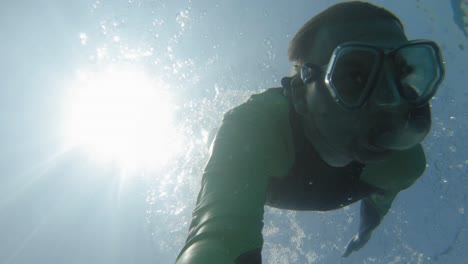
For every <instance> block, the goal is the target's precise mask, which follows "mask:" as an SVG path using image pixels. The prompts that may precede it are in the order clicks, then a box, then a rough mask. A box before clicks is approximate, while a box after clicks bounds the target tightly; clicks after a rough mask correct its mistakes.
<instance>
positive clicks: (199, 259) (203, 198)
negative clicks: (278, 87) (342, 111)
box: [177, 91, 292, 264]
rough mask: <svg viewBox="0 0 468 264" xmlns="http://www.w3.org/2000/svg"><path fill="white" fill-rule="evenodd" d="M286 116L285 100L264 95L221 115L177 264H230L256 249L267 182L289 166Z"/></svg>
mask: <svg viewBox="0 0 468 264" xmlns="http://www.w3.org/2000/svg"><path fill="white" fill-rule="evenodd" d="M287 111H288V107H287V101H286V99H285V98H283V96H282V95H280V94H278V93H273V92H272V91H267V92H264V93H263V94H259V95H254V96H252V97H251V99H250V100H249V101H248V102H246V103H245V104H243V105H241V106H239V107H236V108H234V109H233V110H231V111H229V112H228V113H227V114H226V115H225V117H224V119H223V122H222V125H221V127H220V129H219V131H218V133H217V135H216V138H215V141H214V144H213V149H212V154H211V157H210V159H209V161H208V164H207V166H206V168H205V171H204V174H203V178H202V186H201V190H200V193H199V195H198V199H197V205H196V208H195V210H194V212H193V219H192V223H191V225H190V231H189V236H188V239H187V243H186V245H185V247H184V248H183V249H182V251H181V254H180V255H179V257H178V260H177V263H178V264H182V263H235V259H236V258H238V257H239V256H241V255H242V254H244V253H246V252H250V251H252V250H257V251H258V252H259V250H261V248H262V245H263V238H262V234H261V231H262V228H263V213H264V209H263V207H264V203H265V196H266V191H267V187H268V183H269V178H270V177H280V176H281V175H285V174H286V173H287V171H288V170H289V166H290V165H291V163H292V157H291V153H292V150H291V149H289V145H288V142H287V140H286V139H287V137H288V136H289V135H288V130H287V129H286V128H287V127H288V126H287V125H286V124H287ZM285 127H286V128H285Z"/></svg>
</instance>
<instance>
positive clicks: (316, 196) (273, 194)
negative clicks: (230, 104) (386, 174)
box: [266, 88, 378, 211]
mask: <svg viewBox="0 0 468 264" xmlns="http://www.w3.org/2000/svg"><path fill="white" fill-rule="evenodd" d="M274 89H277V91H278V92H281V90H280V89H279V88H274ZM299 118H300V117H299V116H298V114H297V113H296V112H295V111H294V109H293V108H292V107H290V115H289V123H290V126H291V130H292V135H293V143H292V144H293V145H294V149H295V151H294V152H295V157H294V162H293V164H292V166H291V168H290V169H289V172H288V175H287V176H285V177H282V178H272V179H271V182H270V186H269V189H268V192H267V198H266V204H267V205H269V206H272V207H277V208H281V209H290V210H319V211H327V210H333V209H338V208H341V207H343V206H347V205H349V204H351V203H354V202H356V201H358V200H360V199H362V198H364V197H366V196H368V195H370V194H372V193H374V192H375V191H377V190H378V189H377V188H375V187H373V186H371V185H369V184H367V183H365V182H363V181H361V180H360V175H361V172H362V169H363V166H364V165H363V164H360V163H357V162H352V163H350V164H349V165H347V166H345V167H341V168H337V167H332V166H330V165H328V164H326V163H325V162H324V161H322V159H321V158H320V157H319V155H318V154H317V152H316V151H315V149H314V147H313V145H312V144H311V143H310V142H309V141H308V140H307V139H306V138H305V135H304V133H303V129H302V125H301V124H300V122H299Z"/></svg>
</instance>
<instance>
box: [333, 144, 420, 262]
mask: <svg viewBox="0 0 468 264" xmlns="http://www.w3.org/2000/svg"><path fill="white" fill-rule="evenodd" d="M425 168H426V157H425V155H424V151H423V149H422V146H421V145H417V146H415V147H413V148H411V149H408V150H405V151H401V152H399V153H395V155H393V156H392V157H390V158H389V159H388V160H386V161H384V162H381V163H380V164H378V165H375V166H367V167H366V169H365V170H364V173H363V175H362V177H361V179H362V180H363V181H365V182H367V183H369V184H371V185H373V186H375V187H377V188H379V189H380V190H381V191H378V192H376V193H374V194H372V195H370V196H369V197H367V198H365V199H363V200H362V201H361V209H360V210H361V212H360V223H359V231H358V233H357V234H356V235H355V236H354V237H353V238H352V239H351V241H350V242H349V243H348V245H347V247H346V251H345V253H343V255H342V256H343V257H347V256H349V255H350V254H351V253H352V252H354V251H357V250H359V249H361V248H362V247H363V246H364V245H365V244H366V243H367V242H368V241H369V239H370V238H371V235H372V232H373V231H374V230H375V229H376V228H377V227H378V226H379V224H380V222H381V221H382V219H383V218H384V217H385V215H386V214H387V213H388V211H389V210H390V208H391V206H392V203H393V201H394V200H395V198H396V196H397V195H398V193H399V192H400V191H402V190H405V189H407V188H409V187H410V186H411V185H413V183H414V182H415V181H416V180H417V179H418V178H419V177H421V175H422V174H423V173H424V170H425Z"/></svg>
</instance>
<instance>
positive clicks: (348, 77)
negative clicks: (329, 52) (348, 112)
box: [327, 46, 380, 108]
mask: <svg viewBox="0 0 468 264" xmlns="http://www.w3.org/2000/svg"><path fill="white" fill-rule="evenodd" d="M379 59H380V57H379V53H378V52H377V51H376V50H373V49H370V48H367V47H359V46H358V47H355V46H354V47H344V48H342V49H340V50H339V51H338V52H337V53H336V54H335V56H334V57H333V59H332V62H331V65H332V67H331V68H330V69H329V71H330V73H329V74H327V78H328V80H327V81H328V84H329V86H330V88H331V89H333V90H334V94H335V96H336V97H337V99H338V100H339V101H341V102H342V103H343V104H344V105H345V106H347V107H350V108H354V107H358V106H360V105H361V104H362V103H363V102H364V100H365V97H366V95H367V94H368V90H369V87H370V84H371V83H372V82H373V80H374V79H375V76H374V75H375V71H376V69H377V68H378V62H379Z"/></svg>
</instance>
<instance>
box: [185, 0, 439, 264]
mask: <svg viewBox="0 0 468 264" xmlns="http://www.w3.org/2000/svg"><path fill="white" fill-rule="evenodd" d="M288 55H289V60H290V61H291V62H292V63H293V64H294V68H293V73H292V74H291V75H290V77H285V78H283V80H282V87H278V88H270V89H267V90H266V91H264V92H262V93H259V94H254V95H252V96H251V97H250V98H249V100H248V101H247V102H245V103H243V104H241V105H239V106H237V107H235V108H233V109H232V110H230V111H228V112H227V113H226V114H225V115H224V118H223V121H222V124H221V127H220V128H219V130H218V132H217V134H216V137H215V139H214V141H213V145H212V152H211V156H210V159H209V161H208V163H207V165H206V168H205V170H204V173H203V177H202V184H201V190H200V192H199V194H198V198H197V203H196V207H195V209H194V211H193V218H192V222H191V224H190V229H189V234H188V238H187V241H186V244H185V246H184V247H183V248H182V250H181V252H180V254H179V256H178V258H177V260H176V262H177V263H178V264H183V263H184V264H185V263H203V264H206V263H261V250H262V245H263V237H262V228H263V213H264V206H265V205H268V206H272V207H275V208H281V209H286V210H301V211H329V210H335V209H339V208H342V207H344V206H347V205H349V204H352V203H355V202H357V201H361V205H360V223H359V230H358V232H357V234H356V235H355V236H354V237H353V238H352V239H351V240H350V242H349V243H348V245H347V247H346V249H345V250H344V253H343V254H342V256H343V257H347V256H349V255H350V254H351V253H352V252H354V251H357V250H359V249H361V248H362V247H363V246H364V245H365V244H366V243H367V242H368V241H369V239H370V237H371V234H372V232H373V230H375V228H376V227H377V226H378V225H379V224H380V222H381V221H382V219H383V217H384V216H385V215H386V214H387V212H388V211H389V209H390V207H391V205H392V202H393V200H394V199H395V197H396V196H397V195H398V193H399V192H400V191H402V190H404V189H407V188H408V187H410V186H411V185H412V184H413V183H414V182H415V181H416V180H417V179H418V178H419V177H420V176H421V175H422V174H423V172H424V170H425V168H426V158H425V154H424V150H423V148H422V146H421V144H420V143H421V141H422V140H423V139H424V138H425V137H426V135H427V134H428V133H429V130H430V126H431V111H430V106H429V101H430V99H431V98H432V97H433V96H434V94H435V92H436V91H437V89H438V87H439V86H440V83H441V81H442V79H443V76H444V68H443V61H442V57H441V52H440V49H439V47H438V45H437V44H436V43H434V42H433V41H430V40H408V38H407V37H406V35H405V31H404V27H403V25H402V23H401V21H400V20H399V18H397V17H396V16H395V15H394V14H392V13H391V12H390V11H388V10H386V9H384V8H382V7H378V6H375V5H372V4H369V3H365V2H359V1H353V2H344V3H340V4H336V5H333V6H331V7H329V8H328V9H326V10H324V11H322V12H321V13H319V14H318V15H316V16H315V17H313V18H312V19H311V20H309V21H308V22H307V23H306V24H305V25H304V26H303V27H302V28H301V29H300V30H299V31H298V32H297V34H296V35H295V36H294V38H293V40H292V41H291V43H290V46H289V51H288Z"/></svg>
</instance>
